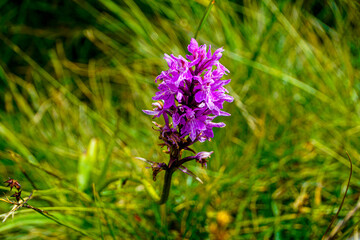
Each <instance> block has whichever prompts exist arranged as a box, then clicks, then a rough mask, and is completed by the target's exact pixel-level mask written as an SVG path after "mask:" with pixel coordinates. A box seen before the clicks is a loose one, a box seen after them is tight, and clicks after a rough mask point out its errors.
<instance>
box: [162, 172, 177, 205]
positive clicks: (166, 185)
mask: <svg viewBox="0 0 360 240" xmlns="http://www.w3.org/2000/svg"><path fill="white" fill-rule="evenodd" d="M174 172H175V169H174V168H168V169H166V171H165V177H164V186H163V190H162V193H161V198H160V201H159V204H160V205H161V204H164V203H166V201H167V200H168V198H169V193H170V187H171V177H172V175H173V173H174Z"/></svg>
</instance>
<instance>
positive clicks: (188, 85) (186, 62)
mask: <svg viewBox="0 0 360 240" xmlns="http://www.w3.org/2000/svg"><path fill="white" fill-rule="evenodd" d="M187 49H188V51H189V53H190V54H189V55H186V58H184V57H182V56H178V57H175V56H174V55H172V54H171V55H167V54H165V56H164V59H165V61H166V62H167V64H168V66H169V69H168V70H166V71H163V72H161V74H160V75H159V76H157V78H156V79H155V82H157V81H161V83H160V84H159V86H158V89H159V91H158V92H157V93H156V94H155V96H154V97H153V100H156V101H158V102H156V103H153V106H154V107H155V108H154V109H153V110H143V112H144V113H146V114H148V115H152V116H154V118H159V117H161V116H162V117H163V118H164V120H165V125H164V126H161V125H159V124H157V123H155V124H156V126H157V127H158V128H159V130H158V131H160V137H159V138H160V139H161V140H162V141H163V142H164V143H163V144H161V145H164V146H167V148H168V151H167V152H168V153H169V154H170V161H169V164H168V165H161V166H160V167H159V166H157V167H156V170H157V171H158V170H159V171H160V170H161V169H163V170H167V169H168V170H169V169H172V168H175V169H180V170H181V171H183V172H185V173H187V174H189V172H190V171H188V169H187V168H185V167H184V166H182V164H183V163H185V162H187V161H189V160H196V161H197V162H199V163H201V165H202V166H206V165H207V161H206V159H207V158H209V157H210V155H211V154H212V153H213V152H212V151H211V152H199V153H198V154H196V155H195V156H192V157H185V158H181V154H182V153H183V150H188V151H192V152H194V151H193V150H192V149H191V148H190V146H191V145H192V144H194V143H195V142H197V141H199V142H204V141H206V140H211V138H213V137H214V132H213V128H214V127H217V128H221V127H225V124H224V123H222V122H220V123H216V122H213V120H214V119H215V118H216V117H218V116H230V114H229V113H227V112H224V111H222V109H223V104H224V102H232V101H233V100H234V99H233V97H231V96H229V95H228V94H227V93H228V90H227V89H226V88H225V87H224V86H225V85H227V84H229V83H230V81H231V80H230V79H227V80H221V79H222V77H223V76H224V75H227V74H228V73H229V72H230V71H229V70H228V69H227V68H226V67H224V66H223V65H222V64H221V63H220V62H219V60H220V59H221V57H222V53H223V51H224V49H223V48H219V49H217V50H215V52H214V53H212V52H211V46H209V48H208V49H207V47H206V45H205V44H204V45H200V46H199V44H198V43H197V41H196V40H195V39H191V41H190V44H189V45H188V48H187ZM194 153H195V152H194ZM191 174H192V173H191ZM191 174H189V175H191Z"/></svg>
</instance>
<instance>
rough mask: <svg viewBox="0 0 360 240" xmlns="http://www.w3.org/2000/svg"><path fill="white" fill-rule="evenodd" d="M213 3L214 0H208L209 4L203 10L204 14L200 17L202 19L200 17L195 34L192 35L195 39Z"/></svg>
mask: <svg viewBox="0 0 360 240" xmlns="http://www.w3.org/2000/svg"><path fill="white" fill-rule="evenodd" d="M214 5H215V0H210V3H209V5H208V6H207V8H206V10H205V13H204V16H203V17H202V19H201V21H200V23H199V26H198V28H197V29H196V33H195V36H194V38H195V39H196V38H197V35H198V33H199V31H200V29H201V27H202V25H203V24H204V22H205V20H206V18H207V17H208V16H209V13H210V10H211V8H212V7H213V6H214Z"/></svg>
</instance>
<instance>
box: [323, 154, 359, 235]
mask: <svg viewBox="0 0 360 240" xmlns="http://www.w3.org/2000/svg"><path fill="white" fill-rule="evenodd" d="M346 154H347V156H348V159H349V162H350V176H349V180H348V183H347V186H346V190H345V194H344V197H343V199H342V201H341V204H340V207H339V210H338V211H337V213H336V215H335V216H334V217H333V218H332V220H331V222H330V224H329V226H328V228H327V229H326V232H325V234H324V236H323V237H322V239H323V240H328V239H331V238H332V237H331V236H326V235H327V233H328V232H329V231H330V228H331V226H332V224H333V223H334V221H335V219H336V218H337V217H338V215H339V213H340V210H341V208H342V206H343V204H344V201H345V197H346V194H347V191H348V189H349V185H350V180H351V175H352V162H351V158H350V156H349V153H348V152H346Z"/></svg>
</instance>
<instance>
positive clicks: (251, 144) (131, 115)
mask: <svg viewBox="0 0 360 240" xmlns="http://www.w3.org/2000/svg"><path fill="white" fill-rule="evenodd" d="M208 3H209V1H207V0H206V1H205V0H195V1H140V0H125V1H115V0H98V1H94V0H90V1H85V0H73V1H61V0H48V1H45V0H22V1H21V0H1V1H0V49H1V54H0V84H1V85H0V176H1V178H0V180H1V181H5V180H7V179H8V177H12V178H15V179H17V180H19V182H20V183H21V184H22V187H23V197H26V196H28V195H29V194H30V192H31V191H34V193H33V199H31V200H30V201H29V202H28V203H29V204H31V205H33V206H35V207H38V208H40V209H42V210H46V211H48V213H50V214H51V215H52V216H54V217H55V218H56V219H57V220H58V223H56V222H54V221H52V220H51V219H49V218H46V217H44V216H42V215H41V214H39V213H37V212H35V211H33V210H31V209H25V208H24V209H20V210H18V211H17V212H16V214H15V216H14V218H13V219H12V218H11V217H10V218H9V219H7V220H6V221H5V222H4V223H1V224H0V238H1V239H320V238H321V237H322V235H323V234H324V233H325V230H326V228H327V227H328V225H329V223H330V221H331V218H332V216H333V215H335V213H336V211H337V209H338V207H339V205H340V202H341V198H342V196H343V195H344V192H345V189H346V184H347V181H348V177H349V162H348V160H347V157H346V151H348V152H349V155H350V156H351V158H352V160H353V164H354V165H353V178H352V180H351V184H350V188H349V192H348V195H347V197H346V200H345V203H344V206H343V209H342V210H341V212H340V214H339V217H338V220H341V219H343V218H344V217H345V216H346V214H347V213H348V212H349V211H350V210H352V209H353V208H354V207H355V205H356V203H357V201H358V199H359V197H360V194H359V189H360V178H359V173H360V162H359V159H360V154H359V151H358V149H359V147H360V104H359V93H360V82H359V77H360V38H359V37H360V26H359V24H360V15H359V10H360V7H359V3H358V1H355V0H354V1H351V0H344V1H334V0H328V1H306V0H297V1H285V0H282V1H274V0H264V1H251V0H244V1H225V0H219V1H216V3H215V5H214V7H213V8H212V10H211V13H210V15H209V16H208V18H207V19H206V22H205V23H204V25H203V28H202V29H201V31H200V33H199V36H198V38H197V40H198V42H199V43H200V44H204V43H205V44H211V45H212V47H213V48H212V49H213V50H214V49H215V48H218V47H221V46H223V47H224V49H225V52H224V56H223V58H222V59H221V61H222V63H223V64H224V65H225V66H226V67H227V68H228V69H229V70H230V72H231V73H230V75H229V77H230V78H231V79H232V81H231V83H230V84H229V87H228V89H229V91H230V94H231V95H232V96H233V97H234V98H235V101H234V102H233V103H231V104H229V103H227V104H225V110H226V111H227V112H230V113H231V114H232V116H231V117H226V118H225V117H224V118H222V119H221V121H224V122H225V123H226V124H227V127H226V128H223V129H217V130H216V131H215V138H214V139H213V141H211V142H207V143H204V144H199V143H197V144H196V145H195V149H196V150H197V151H211V150H213V151H214V154H213V156H212V158H211V159H210V161H209V164H208V169H202V168H201V166H199V165H200V164H196V163H193V162H190V163H188V164H187V165H186V166H187V167H188V168H189V169H191V170H192V171H193V172H195V173H197V174H198V176H199V177H200V178H201V179H203V181H204V184H200V183H198V182H197V181H195V180H194V179H192V178H191V177H189V176H187V175H185V174H182V173H181V172H177V173H175V174H174V176H173V184H172V188H171V193H170V198H169V201H168V203H167V221H166V223H164V220H163V221H162V220H161V210H160V207H159V206H158V205H157V204H156V202H155V200H154V198H155V197H156V194H159V193H160V190H161V187H162V178H163V173H160V174H159V175H158V180H157V181H156V182H153V181H152V172H151V169H147V168H145V167H146V165H145V164H144V163H143V162H141V161H139V160H137V159H135V157H144V158H146V159H149V160H152V161H158V162H166V161H168V155H166V154H164V153H162V149H161V148H160V147H159V146H158V145H157V144H158V143H160V142H159V140H158V139H157V132H155V131H153V130H152V124H151V121H152V119H151V117H150V116H147V115H145V114H144V113H143V112H142V111H141V110H142V109H150V108H151V102H152V100H151V97H152V96H153V95H154V94H155V92H156V90H157V85H156V84H155V83H154V79H155V77H156V76H157V75H158V74H159V73H160V72H161V71H162V70H165V69H166V68H167V64H166V62H165V61H164V60H163V54H164V53H168V54H171V53H173V54H174V55H176V56H177V55H179V54H181V55H183V56H184V55H185V54H186V46H187V44H188V43H189V41H190V39H191V37H193V36H194V34H195V31H196V29H197V26H198V24H199V22H200V20H201V18H202V16H203V14H204V11H205V9H206V7H207V5H208ZM0 189H1V196H2V197H3V198H5V197H6V196H10V195H11V194H12V193H9V192H8V188H6V187H5V184H4V185H3V187H1V188H0ZM13 193H14V191H13ZM11 207H12V206H11V205H10V204H7V203H4V202H0V211H1V212H0V213H1V214H3V213H4V214H6V213H7V212H8V211H9V210H10V209H11ZM2 216H4V215H2ZM359 219H360V215H359V214H358V213H356V214H354V216H353V217H352V218H351V219H350V220H349V222H348V223H347V224H346V226H345V227H344V229H343V230H342V232H340V233H339V235H340V236H342V237H346V236H350V235H353V234H355V235H356V234H357V231H358V230H357V229H358V228H357V224H356V223H357V222H358V221H359ZM338 220H336V221H335V224H334V226H335V225H336V224H337V223H338ZM59 223H60V224H59Z"/></svg>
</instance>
